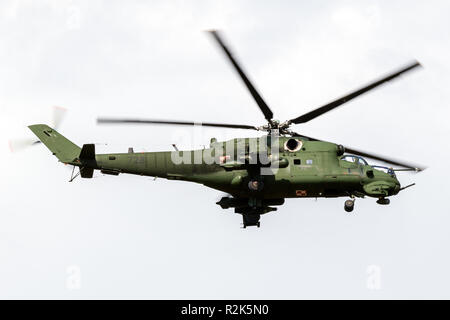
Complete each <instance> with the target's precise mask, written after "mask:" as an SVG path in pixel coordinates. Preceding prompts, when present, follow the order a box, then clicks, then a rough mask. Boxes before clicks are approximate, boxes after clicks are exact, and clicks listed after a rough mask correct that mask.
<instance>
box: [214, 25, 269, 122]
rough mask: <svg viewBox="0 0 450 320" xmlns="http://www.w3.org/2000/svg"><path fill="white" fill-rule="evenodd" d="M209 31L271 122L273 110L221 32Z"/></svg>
mask: <svg viewBox="0 0 450 320" xmlns="http://www.w3.org/2000/svg"><path fill="white" fill-rule="evenodd" d="M209 33H210V34H211V35H212V36H213V37H214V39H215V40H216V41H217V43H218V44H219V46H220V47H221V48H222V49H223V51H224V52H225V54H226V55H227V57H228V59H230V62H231V64H232V65H233V66H234V68H235V69H236V71H237V73H238V74H239V76H240V77H241V79H242V81H243V82H244V84H245V86H246V87H247V89H248V90H249V91H250V94H251V95H252V97H253V99H255V101H256V104H257V105H258V106H259V108H260V109H261V111H262V113H263V114H264V117H265V118H266V120H267V121H269V122H270V121H271V120H272V118H273V112H272V110H270V108H269V106H268V105H267V104H266V102H265V101H264V100H263V98H262V97H261V95H260V94H259V93H258V91H256V89H255V87H254V86H253V84H252V83H251V82H250V80H249V79H248V77H247V76H246V75H245V73H244V71H243V70H242V68H241V67H240V66H239V64H238V63H237V61H236V59H235V58H234V57H233V55H232V54H231V52H230V50H229V49H228V48H227V46H226V45H225V44H224V42H223V41H222V38H221V36H220V34H219V32H218V31H216V30H211V31H209Z"/></svg>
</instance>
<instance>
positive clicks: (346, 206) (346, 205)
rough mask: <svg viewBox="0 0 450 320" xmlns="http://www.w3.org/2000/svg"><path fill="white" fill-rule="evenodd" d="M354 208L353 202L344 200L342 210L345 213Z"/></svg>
mask: <svg viewBox="0 0 450 320" xmlns="http://www.w3.org/2000/svg"><path fill="white" fill-rule="evenodd" d="M354 207H355V200H346V201H345V203H344V209H345V211H347V212H352V211H353V208H354Z"/></svg>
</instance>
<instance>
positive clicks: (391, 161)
mask: <svg viewBox="0 0 450 320" xmlns="http://www.w3.org/2000/svg"><path fill="white" fill-rule="evenodd" d="M292 134H293V135H294V136H296V137H301V138H306V139H308V140H310V141H324V140H319V139H316V138H311V137H308V136H304V135H301V134H298V133H296V132H292ZM327 142H329V141H327ZM344 149H345V153H350V154H354V155H357V156H361V157H365V158H370V159H373V160H378V161H383V162H386V163H389V164H393V165H397V166H401V167H403V168H406V169H408V170H413V171H423V170H425V169H426V167H422V166H418V165H416V164H413V163H407V162H403V161H400V160H396V159H392V158H387V157H385V156H380V155H377V154H374V153H368V152H365V151H361V150H357V149H353V148H349V147H346V146H344Z"/></svg>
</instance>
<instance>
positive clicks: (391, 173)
mask: <svg viewBox="0 0 450 320" xmlns="http://www.w3.org/2000/svg"><path fill="white" fill-rule="evenodd" d="M372 168H374V169H376V170H380V171H383V172H384V173H387V174H388V175H390V176H391V177H395V171H394V170H393V169H392V168H388V167H383V166H372Z"/></svg>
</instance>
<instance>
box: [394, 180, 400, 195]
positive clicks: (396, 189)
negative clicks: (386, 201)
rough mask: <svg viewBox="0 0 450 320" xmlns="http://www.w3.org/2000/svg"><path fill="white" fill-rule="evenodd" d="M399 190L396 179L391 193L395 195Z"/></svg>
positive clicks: (398, 183)
mask: <svg viewBox="0 0 450 320" xmlns="http://www.w3.org/2000/svg"><path fill="white" fill-rule="evenodd" d="M399 192H400V182H398V181H396V182H395V186H394V189H393V191H392V193H393V194H394V195H395V194H398V193H399Z"/></svg>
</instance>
